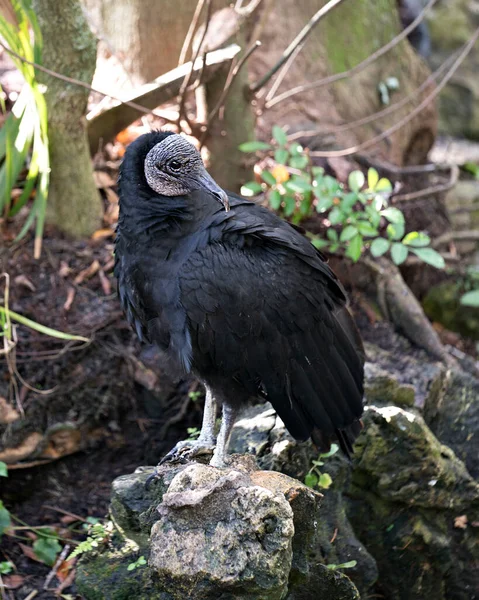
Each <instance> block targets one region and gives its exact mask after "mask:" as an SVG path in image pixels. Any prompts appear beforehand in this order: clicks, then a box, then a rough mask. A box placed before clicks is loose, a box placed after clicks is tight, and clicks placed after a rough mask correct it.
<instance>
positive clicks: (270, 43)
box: [250, 0, 437, 164]
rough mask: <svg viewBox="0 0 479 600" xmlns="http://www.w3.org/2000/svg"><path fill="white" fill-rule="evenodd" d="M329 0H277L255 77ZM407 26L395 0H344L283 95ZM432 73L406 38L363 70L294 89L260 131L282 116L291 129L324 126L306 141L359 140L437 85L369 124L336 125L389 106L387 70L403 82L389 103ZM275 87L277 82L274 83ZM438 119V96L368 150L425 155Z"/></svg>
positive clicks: (318, 146) (315, 35) (406, 159)
mask: <svg viewBox="0 0 479 600" xmlns="http://www.w3.org/2000/svg"><path fill="white" fill-rule="evenodd" d="M324 4H326V0H321V1H320V2H318V0H282V2H281V6H280V5H279V3H278V2H274V1H273V2H272V7H271V9H270V13H269V14H268V15H267V16H266V18H265V19H264V21H265V25H264V29H263V31H262V33H261V35H260V39H261V42H262V46H261V48H260V49H259V50H258V52H256V53H255V56H254V59H253V60H252V61H251V63H250V72H251V75H252V76H253V78H254V80H256V81H257V80H258V79H259V78H260V77H261V76H263V75H264V73H266V72H267V71H268V70H269V69H270V68H271V67H272V65H274V64H275V63H276V61H277V60H278V58H279V57H280V55H281V53H282V52H283V51H284V49H285V47H286V46H287V45H288V44H289V43H290V42H291V41H292V40H293V39H294V37H295V35H296V34H297V33H298V32H299V31H300V30H301V29H302V27H304V25H305V24H306V23H307V22H308V21H309V20H310V19H311V17H312V16H313V15H314V14H315V12H316V11H317V10H318V9H319V8H320V6H321V5H324ZM266 6H267V4H266ZM400 31H401V25H400V21H399V15H398V11H397V7H396V2H395V0H377V1H373V0H357V1H356V2H353V3H351V2H344V3H343V4H341V5H340V6H338V7H337V8H335V9H334V10H333V11H331V12H330V13H329V14H328V15H327V16H326V17H325V18H324V19H323V20H322V21H321V22H320V23H319V24H318V25H317V26H316V27H315V29H314V30H313V31H312V33H311V35H310V36H309V37H308V39H307V41H306V43H305V45H304V48H303V49H302V50H301V52H300V53H299V54H298V56H297V58H296V59H295V61H294V62H293V63H292V65H291V66H290V68H289V70H288V72H287V74H286V76H285V77H284V80H283V82H282V83H281V85H280V86H279V89H278V90H277V92H276V95H279V94H281V93H283V92H285V91H286V90H289V89H291V88H294V87H296V86H301V85H304V84H308V83H310V82H313V81H316V80H320V79H323V78H325V77H328V76H330V75H333V74H336V73H340V72H343V71H346V70H347V69H350V68H352V67H354V66H355V65H357V64H358V63H359V62H361V61H363V60H364V59H366V58H367V57H368V56H370V55H371V54H372V53H373V52H374V51H376V50H378V49H379V48H380V47H382V46H384V45H385V44H386V43H387V42H389V41H390V40H392V39H393V38H394V36H395V35H397V34H398V33H399V32H400ZM428 74H429V69H428V68H427V66H426V64H425V63H424V61H423V60H422V59H421V57H420V56H419V55H418V54H416V53H415V51H414V50H413V48H412V47H411V45H410V44H409V42H408V41H407V40H403V41H402V42H400V43H399V44H398V45H397V46H396V47H395V48H393V49H392V50H390V51H389V52H388V53H386V54H385V55H383V56H382V57H381V58H379V59H378V60H376V61H374V62H373V63H372V64H370V65H369V66H367V67H365V68H364V70H362V71H360V72H359V73H357V74H356V75H354V76H352V77H348V78H346V79H344V80H342V81H339V82H337V83H331V84H328V85H324V86H321V87H317V88H314V89H312V90H310V91H305V92H302V93H300V94H297V95H295V96H291V97H289V98H287V99H285V100H283V101H281V102H278V103H277V104H274V105H273V106H271V108H269V109H268V110H266V111H264V113H263V115H262V116H261V118H260V120H259V127H260V131H261V135H262V137H263V138H265V139H268V138H269V136H270V134H271V127H272V126H273V125H274V124H279V125H284V126H287V127H288V129H289V132H290V133H293V132H296V131H303V130H320V129H321V133H318V134H317V135H315V136H312V137H305V138H301V142H303V144H304V145H306V144H307V145H308V146H310V147H311V148H312V149H314V150H329V149H332V148H346V147H349V146H354V145H357V144H359V143H361V142H363V141H365V140H369V139H370V138H372V137H374V136H376V135H378V134H380V133H382V132H383V131H384V130H386V129H388V128H389V127H390V126H391V125H393V124H395V123H397V122H398V121H399V120H400V119H401V118H402V117H404V116H405V115H406V114H408V113H409V112H411V110H412V109H413V108H414V107H415V106H417V105H418V104H419V102H421V100H423V99H424V96H425V95H427V94H428V93H430V92H431V89H433V86H432V85H430V86H429V87H428V88H427V89H425V90H423V91H422V93H420V94H418V95H417V96H416V97H415V98H414V99H413V101H412V102H410V103H408V104H406V105H405V106H404V107H402V108H401V109H400V110H397V111H396V112H393V113H392V114H389V115H387V116H386V117H383V118H381V119H377V120H375V121H373V122H372V123H370V124H366V125H363V126H361V127H354V128H352V129H349V130H347V131H346V130H344V131H342V132H340V133H339V132H336V131H333V132H331V129H330V128H331V126H335V125H342V124H344V123H350V122H351V121H353V120H356V119H361V118H363V117H366V116H369V115H373V114H374V113H376V112H378V111H380V110H382V109H384V108H386V106H385V105H384V104H382V103H381V99H380V95H379V91H378V85H379V84H380V83H381V82H382V81H384V80H385V79H387V78H388V77H396V78H397V80H398V82H399V89H398V90H397V91H393V92H391V93H390V104H393V103H395V102H399V101H400V100H402V99H403V98H405V97H406V96H408V95H409V94H412V93H413V91H414V90H415V89H416V88H417V87H419V85H421V84H422V83H423V81H424V80H425V79H426V78H427V76H428ZM273 81H274V80H273ZM270 87H271V82H270V83H269V84H268V88H270ZM436 127H437V112H436V107H435V103H434V102H432V103H431V104H429V105H428V106H427V107H426V108H425V109H424V110H423V111H422V112H421V113H420V114H419V115H417V116H416V117H415V118H414V119H412V120H411V121H410V122H409V123H408V124H406V125H405V126H404V127H402V128H401V129H400V130H399V131H397V132H395V133H394V134H392V135H390V136H388V138H387V139H386V140H383V141H382V142H381V143H380V144H378V145H377V146H375V147H374V148H372V149H369V150H368V152H372V153H374V154H376V155H377V156H378V157H380V158H383V159H387V160H389V161H390V162H394V163H396V164H404V163H409V164H411V163H415V162H423V161H424V160H425V158H426V156H427V152H428V150H429V149H430V147H431V145H432V143H433V141H434V137H435V134H436Z"/></svg>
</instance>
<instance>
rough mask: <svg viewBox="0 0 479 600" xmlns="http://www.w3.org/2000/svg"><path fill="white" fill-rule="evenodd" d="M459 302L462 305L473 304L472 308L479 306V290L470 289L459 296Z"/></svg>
mask: <svg viewBox="0 0 479 600" xmlns="http://www.w3.org/2000/svg"><path fill="white" fill-rule="evenodd" d="M461 304H462V305H463V306H473V307H474V308H478V307H479V290H472V292H467V294H464V296H461Z"/></svg>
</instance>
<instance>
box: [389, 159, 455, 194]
mask: <svg viewBox="0 0 479 600" xmlns="http://www.w3.org/2000/svg"><path fill="white" fill-rule="evenodd" d="M450 171H451V174H450V177H449V181H448V182H447V183H442V184H440V185H431V186H429V187H427V188H424V189H422V190H418V191H417V192H411V193H409V194H397V195H395V196H392V198H394V201H395V202H407V201H409V200H417V199H418V198H424V197H425V196H432V195H433V194H438V193H439V192H447V190H450V189H451V188H453V187H454V186H455V185H456V183H457V179H458V177H459V167H458V166H457V165H451V167H450Z"/></svg>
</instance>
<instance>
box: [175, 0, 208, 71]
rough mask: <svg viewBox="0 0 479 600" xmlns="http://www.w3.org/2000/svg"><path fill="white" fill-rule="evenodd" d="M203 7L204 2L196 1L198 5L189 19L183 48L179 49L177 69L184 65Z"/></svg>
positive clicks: (202, 0) (203, 0)
mask: <svg viewBox="0 0 479 600" xmlns="http://www.w3.org/2000/svg"><path fill="white" fill-rule="evenodd" d="M204 5H205V0H198V4H197V5H196V8H195V12H194V14H193V18H192V19H191V23H190V26H189V28H188V32H187V34H186V37H185V41H184V42H183V46H182V48H181V52H180V58H179V59H178V66H179V67H181V65H182V64H184V62H185V60H186V53H187V52H188V48H189V47H190V45H191V41H192V40H193V35H194V34H195V31H196V27H197V26H198V21H199V20H200V16H201V11H202V10H203V6H204Z"/></svg>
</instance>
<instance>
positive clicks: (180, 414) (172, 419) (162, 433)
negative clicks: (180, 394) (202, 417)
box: [160, 396, 191, 440]
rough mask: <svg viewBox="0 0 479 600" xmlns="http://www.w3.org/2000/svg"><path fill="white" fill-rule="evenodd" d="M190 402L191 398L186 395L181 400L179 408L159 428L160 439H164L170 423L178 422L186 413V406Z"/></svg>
mask: <svg viewBox="0 0 479 600" xmlns="http://www.w3.org/2000/svg"><path fill="white" fill-rule="evenodd" d="M190 402H191V398H190V397H189V396H186V398H185V399H184V400H183V402H182V404H181V407H180V410H179V411H178V412H177V413H176V414H175V415H173V416H172V417H170V418H169V419H168V421H166V423H165V424H164V425H163V427H162V428H161V431H160V440H164V439H165V437H166V434H167V433H168V429H169V428H170V427H171V425H174V424H175V423H179V422H180V421H181V420H182V419H183V417H184V416H185V415H186V411H187V410H188V406H189V405H190Z"/></svg>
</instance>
